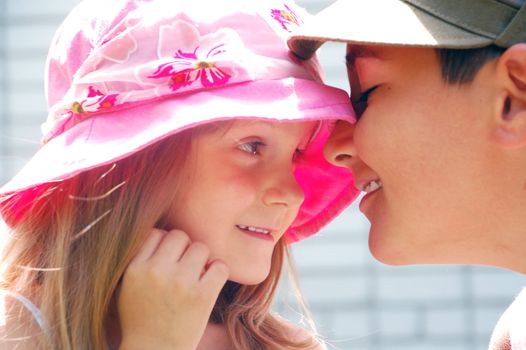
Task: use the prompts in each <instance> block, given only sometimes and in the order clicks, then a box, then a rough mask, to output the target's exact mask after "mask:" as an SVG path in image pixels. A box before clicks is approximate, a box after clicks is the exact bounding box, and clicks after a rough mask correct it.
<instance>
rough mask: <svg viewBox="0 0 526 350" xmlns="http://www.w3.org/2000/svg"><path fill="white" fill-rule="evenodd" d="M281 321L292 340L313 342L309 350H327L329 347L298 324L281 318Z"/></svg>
mask: <svg viewBox="0 0 526 350" xmlns="http://www.w3.org/2000/svg"><path fill="white" fill-rule="evenodd" d="M279 321H280V322H281V324H282V326H283V328H284V330H285V333H286V334H287V335H288V336H289V338H290V339H291V340H293V341H297V342H303V341H311V342H312V345H311V347H309V348H307V349H308V350H327V347H326V346H325V344H324V343H323V341H322V340H321V339H319V337H317V336H316V334H315V333H313V332H312V331H310V330H308V329H305V328H303V327H302V326H300V325H298V324H295V323H292V322H291V321H289V320H286V319H284V318H279ZM307 349H306V350H307Z"/></svg>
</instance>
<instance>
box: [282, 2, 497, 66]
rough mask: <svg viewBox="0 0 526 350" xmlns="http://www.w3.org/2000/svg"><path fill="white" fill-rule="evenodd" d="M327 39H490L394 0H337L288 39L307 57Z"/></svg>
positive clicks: (479, 43) (468, 42) (418, 42)
mask: <svg viewBox="0 0 526 350" xmlns="http://www.w3.org/2000/svg"><path fill="white" fill-rule="evenodd" d="M326 41H337V42H347V43H357V44H370V45H400V46H416V47H441V48H476V47H483V46H486V45H489V44H491V43H492V42H493V39H491V38H489V37H484V36H481V35H479V34H475V33H473V32H470V31H467V30H464V29H461V28H459V27H457V26H455V25H453V24H450V23H446V22H445V21H443V20H440V19H438V18H436V17H434V16H432V15H430V14H429V13H427V12H425V11H422V10H420V9H418V8H416V7H414V6H412V5H410V4H408V3H406V2H403V1H397V0H339V1H336V2H335V3H334V4H332V5H330V6H329V7H327V8H326V9H324V10H322V11H321V12H320V13H319V14H317V15H316V16H314V17H313V18H311V19H310V20H309V21H307V22H306V23H305V24H304V25H303V26H301V27H300V28H299V29H298V30H297V31H296V32H294V33H293V34H292V35H291V37H290V38H289V40H288V45H289V47H290V48H291V50H292V51H293V52H294V53H295V54H296V55H298V56H299V57H302V58H305V59H307V58H310V57H311V56H312V55H313V54H314V52H315V51H316V50H317V49H318V48H319V47H320V46H321V45H322V44H323V43H324V42H326Z"/></svg>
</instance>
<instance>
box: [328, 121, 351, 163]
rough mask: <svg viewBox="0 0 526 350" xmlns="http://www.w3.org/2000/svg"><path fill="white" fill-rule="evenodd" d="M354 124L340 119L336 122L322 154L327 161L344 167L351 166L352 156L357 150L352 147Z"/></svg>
mask: <svg viewBox="0 0 526 350" xmlns="http://www.w3.org/2000/svg"><path fill="white" fill-rule="evenodd" d="M354 127H355V126H354V125H353V124H351V123H348V122H346V121H343V120H340V121H338V122H337V123H336V126H335V127H334V129H333V131H332V133H331V136H330V137H329V140H328V141H327V144H326V145H325V149H324V154H325V158H326V159H327V161H328V162H330V163H332V164H334V165H336V166H340V167H345V168H349V169H350V168H351V163H352V162H353V158H356V156H357V155H358V152H357V151H356V148H355V147H354Z"/></svg>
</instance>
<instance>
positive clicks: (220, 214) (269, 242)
mask: <svg viewBox="0 0 526 350" xmlns="http://www.w3.org/2000/svg"><path fill="white" fill-rule="evenodd" d="M316 125H317V124H316V123H315V122H294V123H292V122H290V123H275V122H274V123H273V122H265V121H235V122H234V123H232V124H228V126H227V127H219V128H215V129H213V130H212V131H204V132H201V133H198V136H196V137H195V138H194V139H193V140H192V150H191V154H190V155H189V157H188V161H187V166H186V168H187V169H186V171H185V172H184V176H185V177H183V182H182V187H181V189H182V190H181V195H180V196H179V197H178V199H177V201H176V203H175V205H174V209H173V215H172V217H171V222H170V224H171V225H172V227H173V228H177V229H181V230H183V231H185V232H186V233H187V234H188V235H189V236H190V238H191V239H192V240H193V241H199V242H202V243H205V244H206V245H207V246H208V247H209V248H210V259H211V260H215V259H220V260H222V261H224V262H225V263H226V264H227V265H228V267H229V268H230V277H229V279H230V280H232V281H234V282H238V283H242V284H257V283H260V282H262V281H263V280H264V279H265V278H266V277H267V275H268V273H269V270H270V266H271V258H272V252H273V250H274V246H275V245H276V243H277V242H278V240H279V239H280V238H281V237H282V236H283V234H284V233H285V232H286V230H287V228H288V227H289V226H290V225H291V224H292V222H293V221H294V219H295V217H296V215H297V213H298V210H299V208H300V206H301V204H302V202H303V198H304V196H303V191H302V190H301V188H300V187H299V185H298V183H297V182H296V179H295V177H294V169H295V166H296V161H297V160H298V159H299V157H301V156H302V155H301V152H302V150H303V149H305V147H306V146H307V145H308V143H309V141H310V138H311V136H312V135H313V132H314V130H315V128H316Z"/></svg>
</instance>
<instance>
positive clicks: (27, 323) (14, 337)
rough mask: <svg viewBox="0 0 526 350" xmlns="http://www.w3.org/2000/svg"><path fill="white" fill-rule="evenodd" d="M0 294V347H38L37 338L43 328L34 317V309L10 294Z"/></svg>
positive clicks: (30, 348)
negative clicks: (0, 310) (0, 311)
mask: <svg viewBox="0 0 526 350" xmlns="http://www.w3.org/2000/svg"><path fill="white" fill-rule="evenodd" d="M0 296H1V298H0V302H1V307H0V309H2V313H1V315H0V349H5V350H9V349H16V350H26V349H27V350H34V349H38V348H39V342H38V338H39V335H41V334H42V332H43V330H42V328H41V327H40V324H39V322H38V320H37V319H36V315H35V314H34V312H35V310H32V309H31V308H28V307H27V305H26V304H25V303H24V302H21V299H19V298H14V297H12V295H9V296H8V295H6V294H5V293H2V294H0ZM22 300H24V301H25V300H26V299H25V298H24V299H22Z"/></svg>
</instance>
